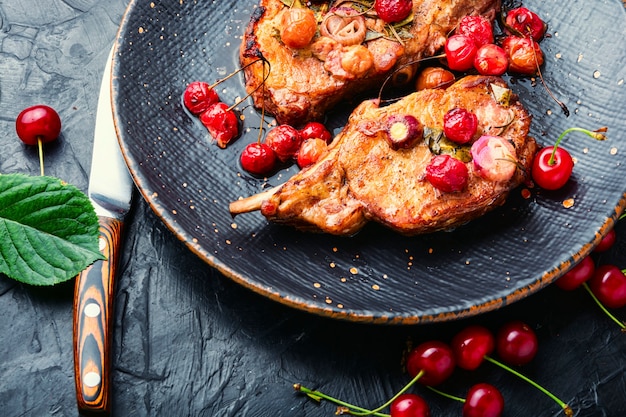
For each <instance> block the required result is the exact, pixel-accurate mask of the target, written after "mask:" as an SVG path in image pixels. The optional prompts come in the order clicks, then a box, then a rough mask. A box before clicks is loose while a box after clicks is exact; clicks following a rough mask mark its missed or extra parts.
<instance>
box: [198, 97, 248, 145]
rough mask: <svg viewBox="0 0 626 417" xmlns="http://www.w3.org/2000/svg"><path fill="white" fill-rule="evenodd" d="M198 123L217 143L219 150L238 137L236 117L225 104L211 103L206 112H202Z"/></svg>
mask: <svg viewBox="0 0 626 417" xmlns="http://www.w3.org/2000/svg"><path fill="white" fill-rule="evenodd" d="M200 121H201V122H202V124H203V125H204V126H205V127H206V128H207V130H208V131H209V133H210V134H211V136H213V138H214V139H215V140H216V141H217V146H219V147H220V148H225V147H226V146H227V145H228V144H229V143H230V142H231V141H232V140H233V139H235V138H236V137H237V136H238V135H239V120H238V119H237V115H236V114H235V112H234V111H233V110H232V109H230V108H229V107H228V105H227V104H226V103H223V102H221V101H219V102H217V103H213V104H212V105H210V106H209V108H208V109H207V110H206V111H204V112H202V114H201V115H200Z"/></svg>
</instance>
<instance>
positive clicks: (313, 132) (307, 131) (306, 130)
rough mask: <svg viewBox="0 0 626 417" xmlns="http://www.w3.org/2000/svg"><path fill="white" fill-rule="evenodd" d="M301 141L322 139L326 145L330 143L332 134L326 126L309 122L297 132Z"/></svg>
mask: <svg viewBox="0 0 626 417" xmlns="http://www.w3.org/2000/svg"><path fill="white" fill-rule="evenodd" d="M299 133H300V137H301V138H302V140H306V139H315V138H319V139H323V140H324V141H326V143H330V141H331V139H332V138H333V136H332V134H331V133H330V131H329V130H328V129H326V126H324V125H323V124H322V123H320V122H309V123H307V124H306V125H304V127H303V128H302V129H300V130H299Z"/></svg>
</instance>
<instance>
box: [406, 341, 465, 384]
mask: <svg viewBox="0 0 626 417" xmlns="http://www.w3.org/2000/svg"><path fill="white" fill-rule="evenodd" d="M455 365H456V363H455V360H454V353H453V352H452V349H451V348H450V347H449V346H448V345H447V344H445V343H443V342H439V341H436V340H434V341H429V342H424V343H422V344H420V345H419V346H417V347H415V348H414V349H413V350H411V352H409V354H408V356H407V361H406V368H407V371H408V373H409V375H410V376H411V377H412V378H419V382H420V383H422V384H424V385H432V386H435V385H439V384H441V383H442V382H443V381H445V380H446V379H448V378H449V377H450V375H452V372H453V371H454V368H455ZM420 374H421V376H418V375H420Z"/></svg>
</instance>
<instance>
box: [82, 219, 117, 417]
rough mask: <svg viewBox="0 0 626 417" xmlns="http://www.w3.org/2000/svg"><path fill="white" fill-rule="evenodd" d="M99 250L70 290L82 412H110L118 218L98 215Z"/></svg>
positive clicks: (99, 413) (95, 413)
mask: <svg viewBox="0 0 626 417" xmlns="http://www.w3.org/2000/svg"><path fill="white" fill-rule="evenodd" d="M98 218H99V222H100V241H99V244H100V251H101V252H102V254H103V255H104V256H105V257H106V260H104V261H96V262H95V263H93V264H92V265H91V266H89V267H88V268H87V269H85V270H84V271H83V272H81V273H80V274H79V275H78V277H77V278H76V287H75V292H74V379H75V382H76V401H77V404H78V410H79V412H80V413H81V414H82V415H100V416H106V415H109V413H110V400H109V394H110V382H111V380H110V359H111V352H110V347H111V339H112V331H113V316H114V310H113V298H114V284H115V275H116V270H117V260H118V257H119V249H120V244H121V234H122V221H121V220H118V219H113V218H109V217H104V216H99V217H98Z"/></svg>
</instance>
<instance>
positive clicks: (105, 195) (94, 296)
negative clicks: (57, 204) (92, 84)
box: [73, 48, 133, 416]
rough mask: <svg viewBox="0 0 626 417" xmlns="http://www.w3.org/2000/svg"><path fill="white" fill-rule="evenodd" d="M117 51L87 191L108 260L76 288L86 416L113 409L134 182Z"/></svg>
mask: <svg viewBox="0 0 626 417" xmlns="http://www.w3.org/2000/svg"><path fill="white" fill-rule="evenodd" d="M113 53H114V52H113V48H112V49H111V52H110V54H109V57H108V60H107V64H106V67H105V70H104V76H103V78H102V83H101V85H100V96H99V99H98V109H97V113H96V126H95V133H94V143H93V156H92V161H91V172H90V175H89V188H88V191H87V195H88V196H89V199H90V200H91V203H92V205H93V207H94V209H95V212H96V214H97V216H98V221H99V224H100V228H99V230H100V237H99V245H100V251H101V252H102V253H103V255H104V257H105V260H103V261H96V262H95V263H93V264H92V265H91V266H89V267H88V268H87V269H85V270H84V271H83V272H81V273H80V274H79V275H78V276H77V277H76V285H75V291H74V324H73V328H74V380H75V383H76V402H77V405H78V410H79V412H80V414H82V415H101V416H106V415H109V413H110V406H111V401H110V398H109V394H110V383H111V379H110V347H111V339H112V331H113V314H114V310H113V298H114V288H115V286H114V284H115V276H116V273H117V262H118V259H119V255H120V248H121V242H122V228H123V224H124V218H125V216H126V214H127V213H128V211H129V210H130V207H131V201H132V194H133V181H132V179H131V177H130V174H129V172H128V168H127V167H126V164H125V162H124V158H123V156H122V153H121V151H120V148H119V143H118V142H117V134H116V132H115V124H114V121H113V111H112V108H111V61H112V58H113Z"/></svg>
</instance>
